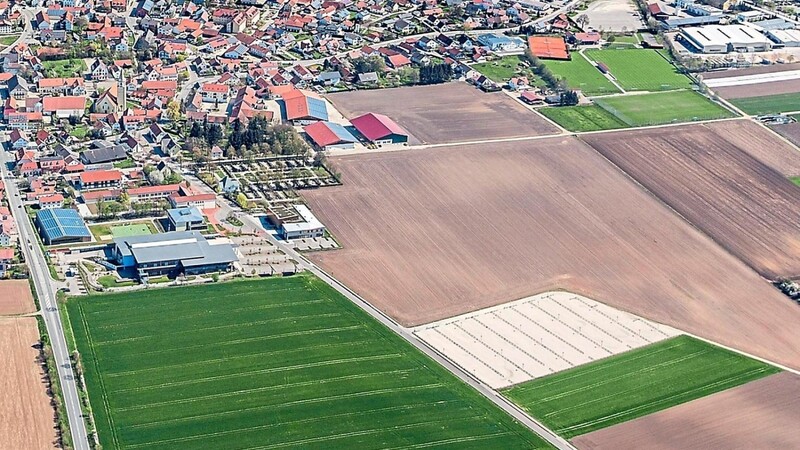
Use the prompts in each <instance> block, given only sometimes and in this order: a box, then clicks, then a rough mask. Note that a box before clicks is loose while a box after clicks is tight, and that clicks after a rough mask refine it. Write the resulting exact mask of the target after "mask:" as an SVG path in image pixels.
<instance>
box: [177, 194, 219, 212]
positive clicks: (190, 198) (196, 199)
mask: <svg viewBox="0 0 800 450" xmlns="http://www.w3.org/2000/svg"><path fill="white" fill-rule="evenodd" d="M169 202H170V203H171V204H172V207H173V208H188V207H191V206H196V207H198V208H200V209H214V208H216V207H217V196H216V195H215V194H195V195H178V194H172V195H170V197H169Z"/></svg>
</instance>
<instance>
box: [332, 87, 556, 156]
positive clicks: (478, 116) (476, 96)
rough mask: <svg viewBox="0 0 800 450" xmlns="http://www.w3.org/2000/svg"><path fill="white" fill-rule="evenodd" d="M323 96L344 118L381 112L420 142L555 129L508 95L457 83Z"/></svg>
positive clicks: (531, 133)
mask: <svg viewBox="0 0 800 450" xmlns="http://www.w3.org/2000/svg"><path fill="white" fill-rule="evenodd" d="M328 99H330V101H331V102H333V104H334V105H335V106H336V108H337V109H338V110H339V112H341V113H342V114H343V115H344V116H345V117H347V118H348V119H352V118H353V117H356V116H358V115H361V114H364V113H368V112H375V113H380V114H385V115H387V116H389V117H391V118H392V119H393V120H394V121H395V122H397V123H398V124H400V126H402V127H403V128H405V129H406V131H408V132H409V133H411V134H412V135H413V136H415V137H416V138H417V139H418V140H419V141H421V142H423V143H426V144H443V143H453V142H469V141H477V140H484V139H499V138H515V137H527V136H541V135H547V134H556V133H558V129H557V128H556V127H554V126H553V125H551V124H550V123H549V122H547V121H546V120H544V119H543V118H542V117H541V116H539V115H537V114H536V113H534V112H531V111H529V110H528V109H527V108H525V107H524V106H522V105H520V104H519V103H517V102H516V101H514V99H512V98H511V97H509V96H508V95H506V94H504V93H502V92H494V93H489V94H487V93H484V92H481V91H479V90H478V89H476V88H474V87H472V86H470V85H468V84H466V83H462V82H453V83H447V84H437V85H435V86H416V87H404V88H396V89H375V90H369V91H349V92H341V93H337V94H331V95H329V96H328ZM411 143H412V144H416V143H419V142H411Z"/></svg>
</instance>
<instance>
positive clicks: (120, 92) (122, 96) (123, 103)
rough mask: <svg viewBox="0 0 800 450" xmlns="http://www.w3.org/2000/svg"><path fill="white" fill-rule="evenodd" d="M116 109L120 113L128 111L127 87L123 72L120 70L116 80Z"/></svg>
mask: <svg viewBox="0 0 800 450" xmlns="http://www.w3.org/2000/svg"><path fill="white" fill-rule="evenodd" d="M117 108H118V109H119V112H122V113H124V112H125V110H126V109H128V86H126V85H125V70H124V69H122V68H120V69H119V78H118V79H117Z"/></svg>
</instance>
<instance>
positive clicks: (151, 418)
mask: <svg viewBox="0 0 800 450" xmlns="http://www.w3.org/2000/svg"><path fill="white" fill-rule="evenodd" d="M66 311H67V312H68V313H69V314H68V320H70V321H71V324H72V327H73V330H74V334H75V339H76V341H77V347H78V349H79V350H80V352H81V358H82V365H83V367H84V368H85V369H84V370H85V374H86V381H87V386H88V392H89V397H90V400H91V402H92V406H93V409H94V413H95V419H96V422H97V427H98V432H99V436H100V441H101V443H102V445H103V447H104V448H105V449H119V448H126V449H148V450H160V449H192V448H225V449H229V450H236V449H254V448H259V449H276V448H325V449H338V448H344V449H351V448H429V447H431V448H432V447H440V448H444V447H447V448H459V449H463V448H476V449H477V448H480V449H485V448H503V449H509V448H516V449H522V448H525V449H527V448H539V447H546V445H545V444H544V442H543V441H542V440H541V439H540V438H539V437H538V436H536V435H534V434H533V433H532V432H530V431H529V430H528V429H527V428H525V427H523V426H522V425H520V424H518V423H516V422H515V421H513V419H511V418H510V417H509V416H507V415H506V414H505V413H503V412H502V411H501V410H499V409H497V408H495V407H494V405H492V404H491V403H489V402H488V400H486V399H484V398H483V397H482V396H481V395H480V394H478V393H477V392H475V391H473V390H472V389H471V388H469V387H467V386H466V385H464V384H462V383H461V382H460V381H459V380H457V379H456V378H455V377H453V376H452V375H451V374H450V373H449V372H447V371H446V370H445V369H443V368H442V367H440V366H439V365H437V364H436V363H434V362H432V361H431V360H429V359H428V358H427V357H425V356H424V355H422V354H421V353H419V352H418V351H416V350H415V349H413V347H411V346H409V345H408V344H407V343H406V342H405V341H403V340H402V339H401V338H399V337H397V336H396V335H394V334H393V333H391V332H390V331H388V330H387V329H385V328H384V327H382V326H381V325H379V324H378V323H377V322H375V321H373V320H372V319H371V318H369V317H368V316H367V315H366V314H365V313H363V312H362V311H361V310H360V309H358V308H357V307H356V306H354V305H353V304H352V303H350V302H349V301H347V300H346V299H345V298H343V297H341V296H340V295H339V294H338V293H336V292H335V291H333V290H332V289H331V288H330V287H328V286H327V285H326V284H324V283H323V282H321V281H320V280H318V279H316V278H313V277H310V276H295V277H291V278H279V279H273V280H256V281H238V282H231V283H224V284H211V285H206V286H195V287H184V288H165V289H155V290H150V291H140V292H136V293H123V294H110V295H97V296H89V297H83V298H72V299H70V300H69V301H68V303H67V305H66Z"/></svg>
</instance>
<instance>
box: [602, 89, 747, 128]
mask: <svg viewBox="0 0 800 450" xmlns="http://www.w3.org/2000/svg"><path fill="white" fill-rule="evenodd" d="M595 104H596V105H598V106H600V107H601V108H603V109H605V110H606V111H608V112H610V113H611V114H612V115H614V116H616V117H617V118H619V119H620V120H621V121H623V122H625V123H627V124H628V125H630V126H634V127H638V126H646V125H662V124H666V123H680V122H692V121H697V120H711V119H724V118H728V117H733V114H732V113H731V112H730V111H728V110H727V109H725V108H723V107H722V106H720V105H718V104H716V103H714V102H712V101H711V100H709V99H708V98H706V97H704V96H702V95H700V94H698V93H696V92H694V91H674V92H655V93H650V94H636V95H620V96H611V97H603V98H601V99H600V98H598V99H595Z"/></svg>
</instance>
